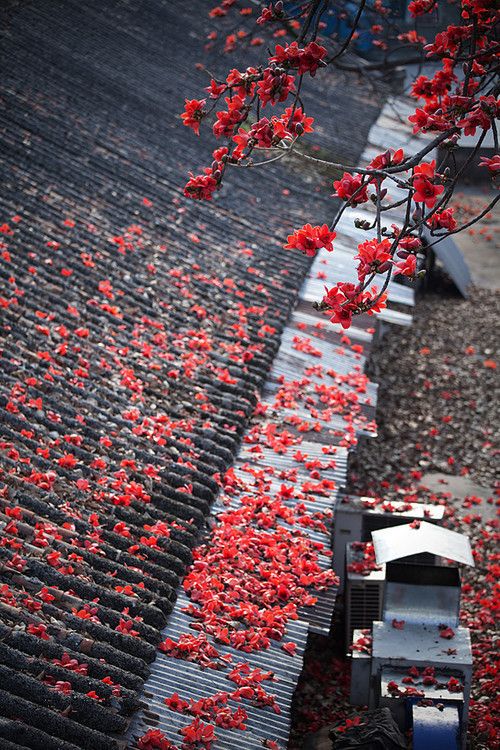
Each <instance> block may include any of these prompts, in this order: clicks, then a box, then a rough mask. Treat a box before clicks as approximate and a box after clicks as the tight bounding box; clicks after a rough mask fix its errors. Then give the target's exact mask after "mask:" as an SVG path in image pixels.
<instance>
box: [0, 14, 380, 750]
mask: <svg viewBox="0 0 500 750" xmlns="http://www.w3.org/2000/svg"><path fill="white" fill-rule="evenodd" d="M206 13H207V4H206V3H204V2H195V3H193V2H191V3H184V2H171V1H170V0H168V1H167V0H143V2H140V3H135V2H123V0H108V1H107V2H105V3H103V2H101V0H83V1H82V0H64V2H62V0H41V1H40V2H38V1H37V2H27V3H25V2H22V3H21V2H17V1H14V0H7V2H4V3H3V4H2V8H1V11H0V14H1V25H0V26H1V30H0V57H1V63H0V64H1V67H2V91H1V98H0V152H1V161H2V173H3V177H2V184H1V188H0V232H1V233H2V234H1V235H0V240H1V242H2V247H1V251H2V255H1V261H0V274H1V291H0V304H1V309H0V312H1V329H0V330H1V337H2V339H1V351H0V354H1V363H0V366H1V368H2V383H1V395H0V420H1V444H0V452H1V465H2V470H1V474H0V524H2V534H1V547H0V664H1V667H0V746H1V747H5V748H8V747H29V748H33V749H38V750H42V748H43V750H52V749H54V750H55V749H56V748H57V750H70V749H71V748H75V747H80V748H92V750H99V748H106V750H108V748H110V747H113V746H115V743H116V742H118V741H119V738H120V736H122V734H123V732H124V731H125V729H126V727H127V725H128V722H129V719H130V716H131V715H132V714H133V712H134V710H135V709H136V707H137V695H138V692H139V690H140V688H141V686H142V683H143V680H144V679H145V678H146V676H147V674H148V670H149V664H150V663H151V661H152V660H153V659H154V656H155V648H156V645H157V643H158V640H159V637H160V635H159V634H160V630H161V628H162V627H163V626H164V625H165V623H166V621H167V618H168V615H169V613H170V612H171V610H172V606H173V603H174V601H175V597H176V593H175V592H176V588H177V586H178V584H179V581H180V579H181V578H182V576H183V574H184V571H185V569H186V566H187V565H188V564H189V562H190V559H191V552H190V551H191V549H192V547H193V545H194V544H195V543H196V540H197V539H198V537H199V533H200V531H201V530H202V529H203V528H204V527H205V521H206V518H207V515H208V512H209V508H210V504H211V502H212V501H213V500H214V498H215V496H216V494H217V491H218V484H217V476H218V475H220V474H221V473H222V472H224V471H225V470H226V469H227V468H228V467H229V466H230V465H231V463H232V461H233V458H234V456H235V453H236V450H237V448H238V444H239V439H240V436H241V434H242V432H243V430H244V428H245V425H246V424H247V421H248V418H249V416H250V414H251V412H252V410H253V407H254V404H255V394H256V392H257V390H258V389H259V388H260V387H261V385H262V384H263V382H264V380H265V377H266V375H267V373H268V371H269V368H270V365H271V362H272V360H273V357H274V354H275V352H276V350H277V348H278V345H279V340H280V333H281V330H282V328H283V326H284V324H285V322H286V319H287V317H288V314H289V311H290V309H291V308H292V306H293V304H294V301H295V299H296V295H297V292H298V289H299V287H300V284H301V281H302V279H303V277H304V274H305V272H306V270H307V266H308V263H307V259H305V258H303V257H302V256H300V255H294V254H291V253H288V252H286V251H284V250H283V249H282V242H283V238H284V236H285V235H286V233H287V232H289V231H291V230H292V228H293V226H294V225H300V224H302V223H304V222H305V221H306V220H311V219H312V218H313V217H311V216H310V215H309V214H308V213H307V201H306V198H307V197H308V194H309V193H310V192H311V191H313V190H314V186H313V184H312V183H311V181H310V179H309V177H308V175H307V174H303V173H301V172H299V171H294V173H293V184H291V185H290V184H289V183H290V172H288V171H287V168H286V167H284V166H281V165H276V166H275V167H274V168H273V169H270V170H269V171H268V172H267V173H266V175H265V178H264V177H263V176H262V175H261V173H260V172H259V170H255V171H252V170H248V171H247V172H246V173H245V175H244V178H245V179H242V178H240V176H239V175H236V174H235V175H234V179H232V180H231V183H230V185H228V186H227V187H226V188H225V189H224V191H223V192H222V194H221V195H220V196H218V198H217V200H216V201H215V202H214V204H213V205H206V204H199V203H196V204H194V203H190V202H188V201H186V200H185V199H184V198H183V196H182V187H183V184H184V182H185V173H186V172H187V170H188V169H189V168H193V169H199V168H200V166H202V165H203V164H204V163H205V162H208V161H209V153H210V146H209V138H205V137H202V138H201V139H199V140H198V139H197V138H196V137H195V136H194V135H193V134H192V132H190V131H187V130H186V129H185V128H183V127H182V124H181V121H180V119H179V116H178V115H179V112H180V111H181V110H182V106H183V99H184V97H185V96H195V95H197V94H198V92H200V90H201V89H202V87H203V86H204V85H205V84H206V81H205V77H204V76H203V74H202V73H201V72H200V71H199V70H198V69H196V67H195V63H196V62H197V61H199V60H200V59H203V54H204V53H203V44H204V41H205V36H206V32H207V16H206ZM207 64H209V65H219V67H220V68H221V69H222V70H223V69H224V68H226V67H228V66H232V65H234V64H235V63H234V62H232V61H227V60H226V59H222V60H221V59H220V57H218V56H217V55H216V53H215V52H214V53H211V55H209V58H208V60H207ZM328 80H329V83H328V86H329V87H330V89H329V96H330V97H331V98H332V99H334V101H335V106H336V108H337V111H338V113H340V119H337V120H336V123H337V124H336V125H335V128H333V126H331V123H330V115H329V114H328V112H329V109H328V108H329V107H330V102H329V101H327V98H326V97H325V96H324V90H323V88H322V86H324V85H325V83H322V84H320V83H319V82H315V83H314V86H315V89H313V95H314V102H312V104H313V107H314V109H315V114H316V116H317V118H318V121H319V122H320V123H322V127H323V131H324V132H323V137H324V139H325V142H326V145H327V146H328V147H329V148H330V149H331V151H332V153H336V154H338V153H342V154H343V155H344V156H345V158H347V159H350V160H351V161H354V160H355V159H356V158H357V156H358V154H359V151H360V149H361V147H362V146H363V142H364V140H365V137H366V132H367V129H368V127H369V125H370V123H371V120H372V119H373V117H374V116H375V114H376V109H377V105H376V103H369V102H367V101H364V100H362V98H361V96H360V95H359V92H358V90H357V89H356V88H351V89H350V90H347V89H346V87H345V85H343V84H342V85H340V84H339V85H338V86H337V85H336V84H335V83H334V82H333V81H332V80H331V79H328ZM342 122H344V123H345V126H346V127H349V128H350V129H349V137H348V138H346V136H345V129H344V130H343V129H342V128H341V125H340V124H339V123H342ZM353 122H355V123H356V128H355V129H353V128H352V123H353ZM288 187H289V188H290V189H289V194H287V195H285V194H283V190H285V189H287V188H288ZM314 205H315V212H316V213H317V214H318V216H317V219H318V220H323V219H326V218H328V216H329V215H330V216H331V212H332V210H333V204H332V203H331V199H329V198H327V197H326V194H325V197H323V198H320V197H318V198H317V202H316V203H315V204H314ZM131 631H134V634H132V633H131ZM103 680H105V681H104V682H103Z"/></svg>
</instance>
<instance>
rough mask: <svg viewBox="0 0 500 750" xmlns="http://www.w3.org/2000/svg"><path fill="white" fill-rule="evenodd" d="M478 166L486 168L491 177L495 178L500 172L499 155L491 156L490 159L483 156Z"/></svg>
mask: <svg viewBox="0 0 500 750" xmlns="http://www.w3.org/2000/svg"><path fill="white" fill-rule="evenodd" d="M479 166H480V167H486V168H487V169H489V171H490V174H491V175H493V177H496V176H497V174H498V172H500V154H496V155H495V156H492V157H491V159H488V158H487V157H486V156H483V157H482V159H481V161H480V162H479Z"/></svg>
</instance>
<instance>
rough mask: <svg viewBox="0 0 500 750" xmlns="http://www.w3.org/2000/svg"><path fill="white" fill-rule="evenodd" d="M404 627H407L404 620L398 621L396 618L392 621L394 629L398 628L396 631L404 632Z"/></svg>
mask: <svg viewBox="0 0 500 750" xmlns="http://www.w3.org/2000/svg"><path fill="white" fill-rule="evenodd" d="M404 626H405V621H404V620H396V618H394V620H393V621H392V627H393V628H396V630H403V628H404Z"/></svg>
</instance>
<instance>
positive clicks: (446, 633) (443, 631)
mask: <svg viewBox="0 0 500 750" xmlns="http://www.w3.org/2000/svg"><path fill="white" fill-rule="evenodd" d="M439 636H440V637H441V638H446V639H447V640H450V639H451V638H454V637H455V631H454V630H453V629H452V628H450V627H449V626H447V625H440V626H439Z"/></svg>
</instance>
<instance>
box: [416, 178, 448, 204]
mask: <svg viewBox="0 0 500 750" xmlns="http://www.w3.org/2000/svg"><path fill="white" fill-rule="evenodd" d="M413 187H414V188H415V192H414V193H413V200H414V201H415V203H424V204H425V205H426V206H427V208H434V206H435V205H436V200H437V197H438V195H441V193H442V192H443V191H444V185H434V183H433V182H431V181H430V180H429V179H428V178H427V177H414V178H413Z"/></svg>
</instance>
